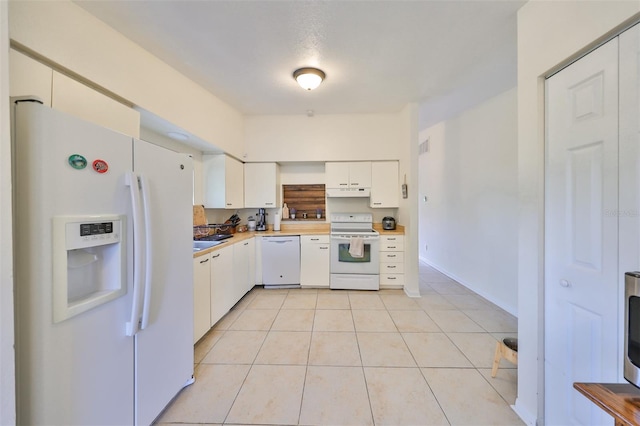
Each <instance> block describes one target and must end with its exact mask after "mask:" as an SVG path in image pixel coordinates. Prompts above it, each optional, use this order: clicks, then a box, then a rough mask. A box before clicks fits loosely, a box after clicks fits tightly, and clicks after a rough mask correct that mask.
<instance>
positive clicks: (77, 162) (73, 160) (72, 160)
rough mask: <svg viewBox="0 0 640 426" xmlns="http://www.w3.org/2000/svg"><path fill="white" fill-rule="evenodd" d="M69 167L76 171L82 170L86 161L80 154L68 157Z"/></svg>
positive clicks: (85, 165)
mask: <svg viewBox="0 0 640 426" xmlns="http://www.w3.org/2000/svg"><path fill="white" fill-rule="evenodd" d="M69 165H70V166H71V167H73V168H74V169H76V170H82V169H84V168H85V167H87V159H86V158H84V157H83V156H82V155H80V154H73V155H70V156H69Z"/></svg>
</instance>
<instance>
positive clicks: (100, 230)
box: [80, 222, 113, 237]
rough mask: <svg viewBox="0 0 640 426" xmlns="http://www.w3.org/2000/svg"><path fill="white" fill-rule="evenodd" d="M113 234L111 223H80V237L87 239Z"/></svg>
mask: <svg viewBox="0 0 640 426" xmlns="http://www.w3.org/2000/svg"><path fill="white" fill-rule="evenodd" d="M112 232H113V222H105V223H81V224H80V236H81V237H89V236H91V235H103V234H111V233H112Z"/></svg>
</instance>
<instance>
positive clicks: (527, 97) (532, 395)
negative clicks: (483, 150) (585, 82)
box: [515, 0, 640, 424]
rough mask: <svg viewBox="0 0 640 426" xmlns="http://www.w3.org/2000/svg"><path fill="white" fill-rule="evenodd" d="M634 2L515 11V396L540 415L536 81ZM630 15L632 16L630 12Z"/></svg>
mask: <svg viewBox="0 0 640 426" xmlns="http://www.w3.org/2000/svg"><path fill="white" fill-rule="evenodd" d="M639 12H640V2H638V1H637V0H632V1H544V0H531V1H529V2H528V3H527V4H526V5H525V6H523V7H522V8H521V9H520V11H519V12H518V195H519V217H518V336H519V346H518V398H517V400H516V404H515V408H516V411H517V412H518V414H519V415H520V416H521V417H522V418H523V419H524V420H525V421H527V423H528V424H535V423H536V422H537V421H543V417H544V416H543V415H544V407H543V401H544V386H543V377H544V375H543V359H544V352H543V341H544V336H543V322H542V321H543V293H542V291H543V285H544V282H543V271H544V262H543V256H544V252H543V246H544V220H543V219H544V204H543V200H544V187H543V181H544V80H543V77H544V76H545V75H548V74H549V73H550V72H551V71H552V70H555V69H558V67H560V66H561V65H565V64H567V63H568V62H569V61H570V60H571V59H573V58H575V57H577V56H578V55H579V54H580V53H584V52H586V51H587V50H588V49H590V48H593V47H594V46H595V45H597V44H598V42H600V41H602V40H604V39H606V38H607V37H609V36H611V35H613V34H615V33H616V32H618V31H619V30H620V29H621V28H622V27H624V26H625V25H626V24H627V23H628V22H629V21H630V20H633V19H638V18H640V15H636V14H638V13H639ZM634 15H635V17H634Z"/></svg>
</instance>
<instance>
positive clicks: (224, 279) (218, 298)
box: [210, 246, 235, 327]
mask: <svg viewBox="0 0 640 426" xmlns="http://www.w3.org/2000/svg"><path fill="white" fill-rule="evenodd" d="M233 284H234V282H233V246H226V247H222V248H220V249H218V250H215V251H213V252H212V253H211V299H210V300H211V322H210V327H213V325H214V324H215V323H216V322H218V321H219V320H220V318H222V317H223V316H224V315H225V314H226V313H227V312H229V309H231V307H232V306H233V305H234V304H235V302H234V301H233Z"/></svg>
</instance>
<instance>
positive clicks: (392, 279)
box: [380, 274, 404, 285]
mask: <svg viewBox="0 0 640 426" xmlns="http://www.w3.org/2000/svg"><path fill="white" fill-rule="evenodd" d="M380 285H404V274H380Z"/></svg>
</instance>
